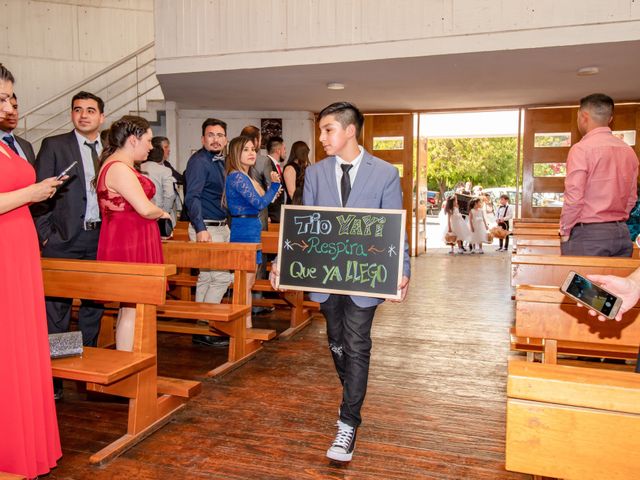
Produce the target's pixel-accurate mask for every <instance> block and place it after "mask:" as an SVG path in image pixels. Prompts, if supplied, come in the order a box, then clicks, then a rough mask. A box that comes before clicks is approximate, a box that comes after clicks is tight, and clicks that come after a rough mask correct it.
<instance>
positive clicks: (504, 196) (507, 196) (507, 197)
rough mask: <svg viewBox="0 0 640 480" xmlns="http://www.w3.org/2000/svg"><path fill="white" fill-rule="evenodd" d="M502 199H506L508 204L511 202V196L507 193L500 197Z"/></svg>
mask: <svg viewBox="0 0 640 480" xmlns="http://www.w3.org/2000/svg"><path fill="white" fill-rule="evenodd" d="M500 198H504V199H505V200H506V201H507V202H508V201H509V195H507V194H506V193H503V194H502V195H500Z"/></svg>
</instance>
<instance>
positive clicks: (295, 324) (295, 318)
mask: <svg viewBox="0 0 640 480" xmlns="http://www.w3.org/2000/svg"><path fill="white" fill-rule="evenodd" d="M278 239H279V232H278V231H267V232H262V236H261V240H260V241H261V245H262V253H263V256H264V254H274V255H275V254H277V253H278ZM267 268H268V269H270V268H271V265H270V264H268V265H267ZM253 290H254V291H256V292H275V290H274V289H273V288H272V287H271V282H269V280H268V279H264V280H260V279H258V280H256V283H255V285H254V286H253ZM278 293H279V298H261V299H254V301H253V302H254V304H255V305H258V306H267V307H271V306H275V307H278V308H281V307H285V308H289V309H290V310H291V315H290V319H289V328H288V329H287V330H285V331H284V332H282V333H281V334H280V335H279V337H278V338H280V339H283V340H285V339H289V338H291V337H292V336H293V335H295V334H296V333H298V332H300V331H301V330H302V329H304V328H306V327H307V326H308V325H309V324H310V323H311V320H312V318H313V311H318V310H320V307H319V305H318V304H317V302H311V301H309V300H305V299H304V292H302V291H286V292H278Z"/></svg>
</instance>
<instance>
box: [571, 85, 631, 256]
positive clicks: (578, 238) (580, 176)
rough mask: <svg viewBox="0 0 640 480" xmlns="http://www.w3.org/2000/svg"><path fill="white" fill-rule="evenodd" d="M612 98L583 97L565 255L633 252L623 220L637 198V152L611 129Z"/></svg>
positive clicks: (573, 159) (573, 156)
mask: <svg viewBox="0 0 640 480" xmlns="http://www.w3.org/2000/svg"><path fill="white" fill-rule="evenodd" d="M612 119H613V100H612V99H611V97H608V96H607V95H603V94H601V93H594V94H592V95H589V96H587V97H584V98H583V99H582V100H580V109H579V110H578V129H579V130H580V133H581V134H582V135H583V137H582V140H580V141H579V142H578V143H576V144H575V145H573V146H572V147H571V150H569V156H568V157H567V177H566V178H565V182H564V206H563V207H562V215H561V216H560V237H561V244H560V248H561V251H562V255H587V256H599V257H630V256H631V254H632V251H633V243H632V242H631V236H630V234H629V229H628V228H627V225H626V224H625V221H626V220H627V218H629V212H630V211H631V209H632V208H633V207H634V205H635V203H636V200H637V181H638V157H637V156H636V154H635V152H634V151H633V149H632V148H631V147H629V146H628V145H627V144H626V143H624V142H623V141H622V140H620V139H619V138H616V137H615V136H613V134H612V133H611V129H610V128H609V124H610V123H611V120H612Z"/></svg>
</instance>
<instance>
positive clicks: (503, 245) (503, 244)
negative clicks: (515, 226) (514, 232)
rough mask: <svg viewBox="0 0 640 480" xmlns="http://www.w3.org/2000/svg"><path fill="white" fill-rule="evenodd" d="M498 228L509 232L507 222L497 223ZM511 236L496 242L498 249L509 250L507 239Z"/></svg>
mask: <svg viewBox="0 0 640 480" xmlns="http://www.w3.org/2000/svg"><path fill="white" fill-rule="evenodd" d="M498 226H499V227H500V228H501V229H503V230H507V231H509V224H508V223H507V222H498ZM510 236H511V235H507V236H506V237H504V238H499V239H498V241H499V242H500V243H499V245H500V248H504V249H505V250H509V237H510Z"/></svg>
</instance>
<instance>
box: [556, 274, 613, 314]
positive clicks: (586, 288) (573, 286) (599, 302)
mask: <svg viewBox="0 0 640 480" xmlns="http://www.w3.org/2000/svg"><path fill="white" fill-rule="evenodd" d="M560 291H561V292H562V293H564V294H565V295H567V296H568V297H571V298H572V299H573V300H575V301H576V302H578V303H579V304H582V305H584V306H586V307H588V308H589V309H590V310H591V311H594V312H595V314H597V315H598V317H599V318H600V317H602V318H601V320H602V319H605V318H606V319H609V320H613V319H615V318H616V316H617V315H618V312H619V311H620V308H621V307H622V298H620V297H618V296H616V295H614V294H613V293H611V292H608V291H607V290H605V289H604V288H602V287H601V286H599V285H596V284H595V283H593V282H592V281H591V280H589V279H588V278H586V277H583V276H582V275H580V274H578V273H576V272H569V275H567V278H566V280H565V281H564V282H563V284H562V286H561V287H560Z"/></svg>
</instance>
